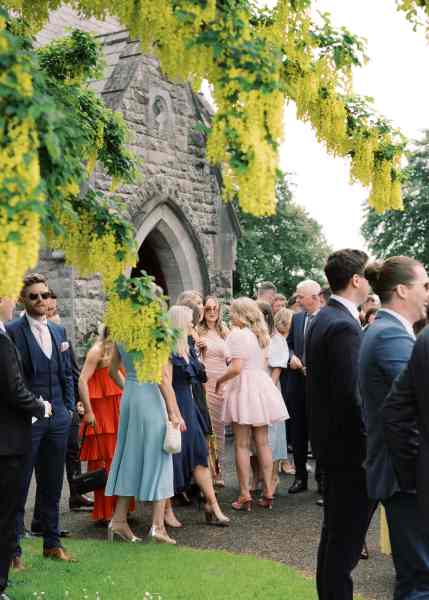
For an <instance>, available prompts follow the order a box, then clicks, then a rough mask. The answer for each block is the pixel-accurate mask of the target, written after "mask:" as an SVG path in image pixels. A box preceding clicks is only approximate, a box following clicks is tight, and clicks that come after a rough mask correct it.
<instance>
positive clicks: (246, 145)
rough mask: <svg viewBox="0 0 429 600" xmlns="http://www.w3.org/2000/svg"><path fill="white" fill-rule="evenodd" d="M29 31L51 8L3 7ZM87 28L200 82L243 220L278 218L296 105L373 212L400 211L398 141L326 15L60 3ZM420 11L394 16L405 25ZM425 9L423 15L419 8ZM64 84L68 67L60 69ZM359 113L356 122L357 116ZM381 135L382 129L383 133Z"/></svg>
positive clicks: (211, 148)
mask: <svg viewBox="0 0 429 600" xmlns="http://www.w3.org/2000/svg"><path fill="white" fill-rule="evenodd" d="M4 4H5V5H6V6H9V7H10V8H12V9H13V10H15V11H18V12H21V14H22V15H23V17H24V18H25V19H26V20H27V21H28V22H30V23H31V25H32V26H33V27H34V28H37V27H39V28H40V27H42V25H43V23H44V22H45V21H46V19H47V16H48V12H49V10H52V9H53V8H55V7H56V6H58V5H59V4H60V2H59V0H34V1H32V2H31V3H30V2H27V1H26V0H6V1H5V2H4ZM62 4H69V5H70V6H72V7H73V8H75V9H77V10H79V11H80V12H81V14H83V15H84V16H86V17H97V18H104V17H106V16H107V15H112V16H115V17H117V18H118V19H119V21H120V22H121V23H122V25H123V26H124V27H126V28H127V29H128V30H129V31H130V33H131V35H132V36H133V37H135V38H137V39H140V40H141V43H142V46H143V48H144V50H146V51H148V52H151V53H154V54H156V55H157V56H158V57H159V59H160V61H161V65H162V68H163V69H164V72H165V73H166V74H167V76H169V77H171V78H174V79H179V80H189V81H191V83H192V84H193V86H194V87H195V88H196V89H199V87H200V85H201V81H202V80H203V79H207V80H208V81H209V82H210V84H211V85H212V90H213V97H214V100H215V102H216V107H217V112H216V114H215V116H214V119H213V124H212V127H211V130H210V134H209V139H208V156H209V158H210V160H211V161H212V162H214V163H219V164H221V165H222V167H223V174H224V182H225V195H226V196H227V197H235V196H237V197H238V199H239V203H240V206H241V208H242V209H243V210H245V211H246V212H249V213H251V214H254V215H257V216H261V215H269V214H273V213H274V212H275V205H276V194H275V182H276V174H277V169H278V149H279V145H280V143H281V141H282V138H283V132H284V129H285V125H286V129H287V123H286V124H285V123H284V122H283V119H284V107H285V103H286V102H288V101H293V102H294V103H295V104H296V107H297V113H298V117H299V118H300V119H302V120H304V121H308V122H309V123H310V124H311V125H312V127H313V128H314V129H315V131H316V134H317V137H318V139H319V141H320V142H322V143H324V144H325V146H326V148H327V150H328V151H329V152H330V153H331V154H334V155H338V156H342V157H348V158H349V159H350V164H351V174H352V179H353V180H356V181H359V182H360V183H362V184H363V185H364V186H366V187H368V188H369V203H370V205H371V206H373V207H374V208H375V209H376V210H378V211H383V210H386V209H388V208H395V209H397V208H401V207H402V202H401V193H400V183H401V171H400V164H401V157H402V155H403V152H404V139H403V138H402V136H401V135H400V133H399V132H398V131H396V130H395V129H394V128H393V127H392V125H391V124H390V123H388V122H387V121H386V120H385V119H383V118H382V117H378V116H376V114H375V111H374V109H373V108H372V107H371V104H370V102H369V101H368V99H364V98H356V97H355V95H354V93H353V87H352V68H353V67H358V66H360V65H362V64H363V62H364V61H365V60H366V56H365V44H364V42H363V40H361V39H360V38H358V37H357V36H356V35H354V34H353V33H352V32H350V31H348V30H347V29H345V28H340V29H335V28H334V27H333V25H332V24H331V21H330V17H329V15H328V14H324V15H322V16H321V17H320V18H319V19H318V20H317V21H316V20H315V19H314V17H313V12H312V10H311V9H312V5H313V2H312V1H311V0H277V2H276V3H275V4H274V7H273V8H272V9H267V8H263V9H262V8H260V7H259V6H258V3H256V2H254V0H158V1H157V2H153V1H152V0H142V1H140V2H135V1H134V0H123V1H121V2H116V1H115V0H98V1H97V2H93V1H92V0H64V2H62ZM418 5H421V6H423V3H422V2H421V1H420V2H419V1H414V2H413V1H411V0H404V1H402V2H399V8H401V9H402V10H405V11H406V12H407V14H408V16H409V17H410V18H411V17H412V15H413V10H414V7H417V6H418ZM425 5H426V3H425ZM58 69H59V71H60V72H61V73H62V74H63V75H64V77H68V78H70V74H68V73H67V72H66V71H65V70H64V66H63V65H61V64H59V65H58ZM357 107H359V110H358V111H356V108H357ZM380 124H382V126H380Z"/></svg>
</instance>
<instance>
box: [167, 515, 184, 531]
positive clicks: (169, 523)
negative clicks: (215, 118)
mask: <svg viewBox="0 0 429 600" xmlns="http://www.w3.org/2000/svg"><path fill="white" fill-rule="evenodd" d="M174 518H175V521H172V520H170V519H169V518H168V517H164V524H165V525H167V527H173V529H180V528H181V527H183V523H181V522H180V521H179V520H178V519H176V517H174Z"/></svg>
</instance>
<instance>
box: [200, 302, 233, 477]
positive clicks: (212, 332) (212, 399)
mask: <svg viewBox="0 0 429 600" xmlns="http://www.w3.org/2000/svg"><path fill="white" fill-rule="evenodd" d="M198 333H199V335H200V337H201V339H202V340H203V341H204V342H205V349H204V352H203V359H204V364H205V366H206V372H207V384H206V392H207V404H208V407H209V412H210V419H211V423H212V426H213V431H214V434H215V439H216V449H217V459H218V461H217V465H216V464H214V463H213V462H212V464H211V468H212V477H213V479H214V485H215V486H217V487H224V486H225V482H224V479H223V468H224V460H225V423H224V422H223V420H222V411H223V396H222V395H221V394H216V392H215V388H216V381H217V379H219V377H220V376H221V375H223V374H224V373H225V371H226V368H227V362H228V360H229V352H228V347H227V345H226V341H225V340H226V337H227V335H228V333H229V330H228V328H227V327H226V325H225V323H224V322H223V320H222V310H221V306H220V303H219V301H218V299H217V298H215V297H214V296H208V297H207V298H206V302H205V305H204V316H203V320H202V321H201V323H200V325H199V327H198ZM216 467H217V468H216Z"/></svg>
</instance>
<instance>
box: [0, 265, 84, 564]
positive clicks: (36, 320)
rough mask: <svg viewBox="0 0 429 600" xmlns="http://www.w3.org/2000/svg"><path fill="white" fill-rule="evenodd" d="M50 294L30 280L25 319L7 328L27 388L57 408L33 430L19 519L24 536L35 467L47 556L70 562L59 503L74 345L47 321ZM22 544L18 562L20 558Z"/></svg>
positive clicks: (40, 281) (42, 283)
mask: <svg viewBox="0 0 429 600" xmlns="http://www.w3.org/2000/svg"><path fill="white" fill-rule="evenodd" d="M48 299H49V290H48V286H47V282H46V279H45V277H44V276H43V275H40V274H38V273H32V274H30V275H28V276H26V277H25V279H24V286H23V289H22V292H21V301H22V303H23V304H24V306H25V314H24V316H22V317H20V318H19V319H17V320H15V321H13V322H11V323H9V324H8V325H7V331H8V333H9V335H10V337H11V338H12V340H13V341H14V343H15V344H16V346H17V348H18V349H19V351H20V353H21V357H22V362H23V368H24V378H25V382H26V384H27V387H28V388H29V389H30V390H31V391H32V392H33V393H34V394H35V395H36V396H39V395H41V396H42V397H43V398H45V399H46V400H48V401H49V402H50V403H51V404H52V408H53V413H54V414H53V416H52V417H51V418H50V419H49V420H47V421H38V422H37V423H35V424H34V425H33V427H32V449H31V455H30V457H29V459H28V461H27V463H26V465H25V482H24V485H23V489H22V496H21V504H20V509H19V514H18V531H22V530H23V528H24V527H23V518H24V510H25V502H26V499H27V494H28V488H29V485H30V481H31V476H32V473H33V469H34V467H36V476H37V486H38V488H39V490H40V494H41V502H40V511H41V522H42V527H43V555H44V556H45V557H47V558H55V559H57V560H63V561H70V560H71V557H70V556H69V555H68V554H67V553H66V552H65V551H64V549H63V547H62V546H61V543H60V531H59V503H60V498H61V490H62V486H63V476H64V463H65V453H66V449H67V441H68V434H69V428H70V423H71V419H72V415H73V410H74V405H75V399H74V389H73V378H72V375H71V368H70V357H69V351H68V348H69V344H68V342H67V339H66V334H65V330H64V328H63V327H61V326H59V325H56V324H54V323H52V322H51V321H48V320H47V319H46V311H47V306H46V302H47V300H48ZM20 551H21V549H20V547H19V544H18V557H19V555H20Z"/></svg>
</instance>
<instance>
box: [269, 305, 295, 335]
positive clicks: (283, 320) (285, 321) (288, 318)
mask: <svg viewBox="0 0 429 600" xmlns="http://www.w3.org/2000/svg"><path fill="white" fill-rule="evenodd" d="M293 315H294V312H293V310H290V308H281V309H280V310H279V311H278V312H277V313H276V314H275V316H274V327H275V328H276V329H278V327H279V326H280V327H284V329H287V331H289V329H290V325H291V323H292V317H293Z"/></svg>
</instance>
